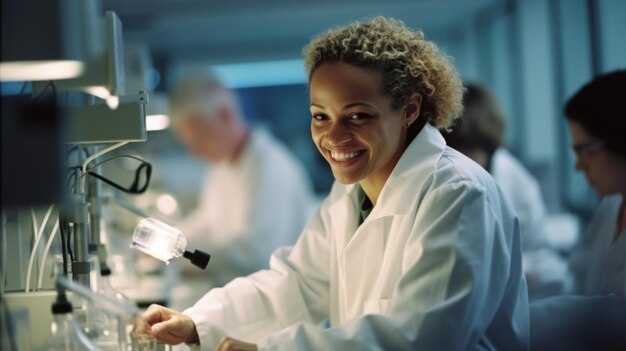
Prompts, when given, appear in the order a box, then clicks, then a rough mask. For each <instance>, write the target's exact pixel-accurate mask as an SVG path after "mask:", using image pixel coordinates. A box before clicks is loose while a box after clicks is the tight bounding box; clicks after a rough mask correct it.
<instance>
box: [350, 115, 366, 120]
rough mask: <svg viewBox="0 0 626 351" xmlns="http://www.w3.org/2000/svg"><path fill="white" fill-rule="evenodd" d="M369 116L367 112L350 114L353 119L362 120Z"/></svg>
mask: <svg viewBox="0 0 626 351" xmlns="http://www.w3.org/2000/svg"><path fill="white" fill-rule="evenodd" d="M368 117H369V115H367V114H365V113H353V114H351V115H350V119H353V120H362V119H367V118H368Z"/></svg>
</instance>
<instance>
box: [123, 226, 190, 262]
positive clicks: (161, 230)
mask: <svg viewBox="0 0 626 351" xmlns="http://www.w3.org/2000/svg"><path fill="white" fill-rule="evenodd" d="M131 247H132V248H135V249H137V250H139V251H142V252H145V253H147V254H148V255H150V256H152V257H154V258H157V259H159V260H161V261H163V262H165V263H167V264H169V263H170V261H171V260H172V259H173V258H176V257H181V256H183V254H184V252H185V248H186V247H187V239H185V237H184V236H183V234H182V233H181V232H180V231H179V230H178V229H176V228H174V227H172V226H171V225H167V224H165V223H163V222H161V221H158V220H156V219H154V218H144V219H142V220H141V221H139V223H137V226H136V227H135V231H134V232H133V244H132V245H131Z"/></svg>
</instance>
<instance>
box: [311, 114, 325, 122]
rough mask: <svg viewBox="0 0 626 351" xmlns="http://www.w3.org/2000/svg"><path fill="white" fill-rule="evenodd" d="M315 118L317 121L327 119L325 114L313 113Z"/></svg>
mask: <svg viewBox="0 0 626 351" xmlns="http://www.w3.org/2000/svg"><path fill="white" fill-rule="evenodd" d="M313 119H314V120H317V121H323V120H325V119H326V116H324V115H313Z"/></svg>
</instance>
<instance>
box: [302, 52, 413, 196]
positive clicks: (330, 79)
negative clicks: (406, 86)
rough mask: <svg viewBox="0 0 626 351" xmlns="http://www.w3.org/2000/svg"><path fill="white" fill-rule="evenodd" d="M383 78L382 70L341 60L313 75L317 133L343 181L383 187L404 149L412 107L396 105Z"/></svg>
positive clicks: (322, 149) (322, 150) (319, 143)
mask: <svg viewBox="0 0 626 351" xmlns="http://www.w3.org/2000/svg"><path fill="white" fill-rule="evenodd" d="M381 84H382V76H381V74H380V73H378V72H373V71H367V70H364V69H361V68H358V67H356V66H353V65H349V64H346V63H340V62H333V63H325V64H322V65H321V66H320V67H318V68H317V69H316V70H315V72H314V73H313V76H312V77H311V81H310V92H311V116H312V117H313V118H312V120H311V134H312V136H313V141H314V142H315V145H316V146H317V148H318V150H319V151H320V153H321V154H322V156H324V158H325V159H326V161H327V162H328V163H329V164H330V167H331V169H332V171H333V175H334V176H335V179H337V180H338V181H339V182H341V183H344V184H352V183H356V182H370V183H371V184H372V185H376V186H378V187H379V188H382V186H383V185H384V183H385V181H386V180H387V178H388V177H389V175H390V174H391V171H392V170H393V168H394V167H395V165H396V163H397V162H398V160H399V158H400V156H401V155H402V152H403V151H404V148H405V146H406V145H405V144H406V128H405V127H404V125H405V123H406V121H407V119H406V117H405V115H406V112H405V111H406V110H407V109H403V108H402V109H398V110H397V111H396V110H394V109H392V107H391V101H392V100H391V97H389V96H383V95H381V93H380V91H381ZM417 111H419V102H418V106H417ZM415 118H417V116H415ZM411 121H412V120H411Z"/></svg>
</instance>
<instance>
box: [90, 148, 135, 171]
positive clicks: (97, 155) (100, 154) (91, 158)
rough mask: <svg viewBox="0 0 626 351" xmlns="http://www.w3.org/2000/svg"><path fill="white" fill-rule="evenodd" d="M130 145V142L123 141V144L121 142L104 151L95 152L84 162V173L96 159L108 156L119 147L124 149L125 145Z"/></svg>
mask: <svg viewBox="0 0 626 351" xmlns="http://www.w3.org/2000/svg"><path fill="white" fill-rule="evenodd" d="M128 143H129V142H128V141H121V142H119V143H117V144H113V145H111V146H108V147H105V148H104V149H102V150H100V151H98V152H95V153H94V154H93V155H91V156H89V157H87V159H85V162H83V167H82V170H83V173H85V172H86V171H87V165H88V164H89V162H91V161H93V160H95V159H96V158H98V157H100V156H102V155H104V154H106V153H107V152H111V151H113V150H115V149H117V148H118V147H122V146H124V145H126V144H128Z"/></svg>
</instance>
